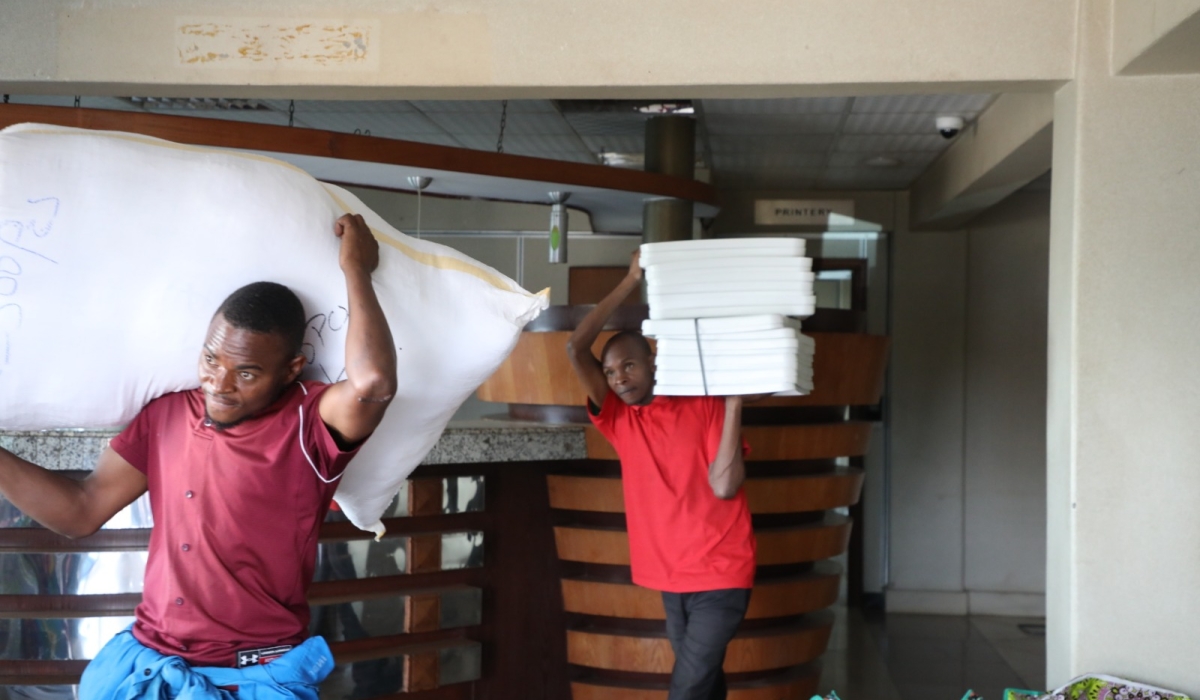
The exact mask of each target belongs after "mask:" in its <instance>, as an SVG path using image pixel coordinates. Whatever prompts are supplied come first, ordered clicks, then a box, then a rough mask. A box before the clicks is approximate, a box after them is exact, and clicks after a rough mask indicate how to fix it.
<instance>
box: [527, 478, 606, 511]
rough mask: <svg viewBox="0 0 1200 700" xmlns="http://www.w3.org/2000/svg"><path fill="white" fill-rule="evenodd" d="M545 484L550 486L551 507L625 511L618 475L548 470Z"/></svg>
mask: <svg viewBox="0 0 1200 700" xmlns="http://www.w3.org/2000/svg"><path fill="white" fill-rule="evenodd" d="M546 486H547V487H548V488H549V490H550V507H551V508H560V509H562V510H587V511H592V512H594V513H624V512H625V495H624V492H623V490H622V488H621V479H620V477H603V476H600V477H596V476H564V475H559V474H551V475H549V476H547V477H546Z"/></svg>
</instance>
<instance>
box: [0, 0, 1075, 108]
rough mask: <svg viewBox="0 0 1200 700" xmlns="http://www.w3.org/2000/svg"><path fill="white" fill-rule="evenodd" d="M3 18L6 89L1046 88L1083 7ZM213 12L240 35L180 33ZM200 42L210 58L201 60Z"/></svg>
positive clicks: (233, 8) (71, 9) (52, 13)
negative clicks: (277, 45)
mask: <svg viewBox="0 0 1200 700" xmlns="http://www.w3.org/2000/svg"><path fill="white" fill-rule="evenodd" d="M0 13H2V14H0V84H5V83H7V84H9V85H10V87H9V89H7V90H6V91H7V92H30V91H33V92H37V91H42V92H47V91H49V92H53V93H55V94H63V93H64V92H66V93H68V94H70V92H71V91H74V92H81V93H83V94H89V91H91V90H100V91H110V92H116V93H117V94H120V93H121V92H122V91H128V89H129V88H128V87H126V86H129V85H131V84H137V85H138V90H137V92H138V93H139V94H159V93H168V92H169V93H175V94H178V93H180V92H181V91H183V92H186V93H188V94H191V95H198V96H210V95H215V94H221V95H224V96H232V97H236V96H240V95H242V94H246V93H247V92H252V93H253V96H255V97H274V96H291V97H301V96H316V95H318V94H319V95H320V96H321V97H322V98H324V99H331V98H334V97H343V98H346V97H362V96H367V95H369V96H373V97H389V98H396V97H404V98H422V97H424V98H431V97H443V98H452V97H466V98H480V97H505V98H519V97H571V96H574V97H580V96H593V97H595V96H620V97H630V96H637V95H643V96H647V97H659V98H661V97H663V96H664V94H667V93H670V94H669V95H668V96H671V97H703V96H709V95H711V96H722V97H732V96H740V95H756V96H769V95H798V94H815V93H820V94H831V93H834V92H839V93H842V94H866V93H868V92H879V91H882V92H890V93H904V92H912V91H918V92H919V91H928V90H929V89H930V88H928V87H923V86H930V85H936V88H934V89H936V90H939V91H940V90H945V89H946V87H947V86H953V88H954V89H960V90H963V91H991V88H992V87H994V86H995V85H996V84H997V83H1001V82H1009V83H1012V84H1015V85H1018V86H1020V87H1024V88H1040V89H1047V88H1048V87H1050V86H1054V85H1059V84H1061V83H1062V82H1063V81H1065V80H1068V79H1069V78H1070V76H1071V73H1072V69H1073V63H1072V57H1073V53H1072V46H1073V37H1074V33H1075V15H1076V3H1075V2H1074V0H924V1H923V2H921V3H919V4H914V3H905V2H895V1H894V0H859V1H858V2H852V3H849V2H843V1H842V0H809V2H805V3H802V4H797V3H795V2H789V1H788V0H743V1H742V2H734V3H731V2H724V1H723V0H701V1H700V2H696V1H694V0H659V1H657V2H643V1H641V0H597V1H595V2H588V3H563V2H560V1H558V0H510V1H509V2H503V3H497V2H485V1H484V0H443V1H442V2H438V3H429V2H426V1H425V0H358V1H356V2H354V3H349V2H342V3H317V2H311V1H310V2H293V1H291V0H259V1H257V2H252V1H251V0H203V1H188V2H184V1H183V0H174V1H170V0H166V1H161V2H153V3H150V2H144V1H143V0H107V1H105V2H96V3H83V2H78V0H6V2H4V3H0ZM335 21H336V22H338V23H345V24H348V25H350V26H351V27H357V28H360V29H361V30H362V31H361V32H360V33H361V34H362V39H363V41H364V46H365V48H366V52H365V54H364V57H363V58H361V59H358V58H356V59H353V60H349V59H346V60H343V59H338V60H332V61H328V62H326V63H324V64H322V63H318V62H316V61H315V60H313V59H305V58H302V57H301V56H299V55H297V56H293V57H287V58H284V57H283V54H282V53H281V52H279V51H274V52H272V51H271V49H270V47H269V46H268V47H267V52H268V53H269V55H268V56H267V57H266V58H265V59H264V60H261V61H256V60H254V58H255V57H256V56H257V55H258V51H257V49H256V48H255V47H249V44H248V43H247V42H245V41H242V40H237V41H230V42H225V43H222V39H221V37H222V36H225V34H226V32H227V33H228V34H229V35H230V36H233V35H235V34H242V33H245V34H247V35H249V36H255V37H259V38H260V39H262V38H263V37H262V36H260V35H262V34H264V32H262V31H260V30H259V26H260V25H262V24H268V25H272V26H276V25H277V26H283V27H293V26H294V27H300V26H303V25H306V24H309V23H314V24H317V25H321V24H322V23H324V22H335ZM202 23H211V24H214V25H218V26H220V25H227V26H229V27H231V29H229V30H221V35H220V36H202V35H201V36H197V35H191V36H189V35H185V34H181V32H180V27H181V26H183V25H186V24H202ZM268 33H269V30H268ZM197 42H203V43H204V45H205V46H211V48H212V51H209V50H208V49H205V50H204V51H203V52H202V53H201V55H205V56H206V55H207V54H209V53H211V54H212V55H213V59H212V60H202V61H196V62H194V63H188V62H187V61H188V60H189V59H190V58H195V56H193V55H191V54H189V53H188V52H187V49H188V47H189V46H192V45H195V44H196V43H197ZM267 43H270V42H267ZM248 47H249V48H255V50H248V51H246V52H245V53H246V54H247V55H245V56H243V55H242V52H241V49H245V48H248ZM276 58H279V60H276ZM89 86H90V87H89ZM154 86H159V88H157V89H156V88H155V87H154ZM172 86H174V87H172Z"/></svg>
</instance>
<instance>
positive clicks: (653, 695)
mask: <svg viewBox="0 0 1200 700" xmlns="http://www.w3.org/2000/svg"><path fill="white" fill-rule="evenodd" d="M820 681H821V667H820V664H819V663H811V664H805V665H804V666H800V667H797V668H794V669H788V670H787V671H785V672H783V673H777V674H771V675H770V676H767V677H765V678H761V679H758V680H755V681H749V682H746V681H743V682H733V683H730V684H729V690H728V695H727V696H726V697H727V698H728V700H809V698H811V697H812V696H813V695H814V694H815V693H816V692H817V687H818V686H819V685H820ZM571 698H572V700H666V699H667V683H666V682H665V681H664V682H662V683H656V684H650V683H634V682H631V681H626V682H622V681H620V680H616V679H614V680H611V681H610V680H608V679H599V678H586V679H583V680H577V681H572V682H571Z"/></svg>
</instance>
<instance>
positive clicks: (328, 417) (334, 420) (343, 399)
mask: <svg viewBox="0 0 1200 700" xmlns="http://www.w3.org/2000/svg"><path fill="white" fill-rule="evenodd" d="M334 233H335V234H336V235H337V236H338V237H339V238H341V239H342V243H341V252H340V255H339V263H340V265H341V267H342V273H343V274H345V276H346V294H347V296H348V298H349V302H350V321H349V328H348V330H347V334H346V378H345V379H344V380H342V381H340V382H338V383H337V384H334V385H333V386H331V387H329V389H327V390H326V391H325V393H324V394H322V395H321V404H320V411H321V419H322V420H323V421H325V425H327V426H329V428H330V429H331V430H333V431H334V432H335V433H336V434H337V436H338V437H340V438H341V440H342V441H343V442H344V443H346V444H354V443H357V442H359V441H361V440H364V439H366V438H367V436H369V435H370V434H371V432H372V431H374V430H375V427H376V426H378V425H379V421H381V420H383V414H384V411H386V410H387V407H388V404H389V403H391V401H392V397H393V396H394V395H395V394H396V347H395V343H393V341H392V331H391V329H389V328H388V324H387V319H386V318H384V316H383V309H381V308H380V306H379V298H378V297H376V295H375V287H374V286H372V284H371V273H372V272H374V271H375V268H376V267H378V265H379V242H378V241H376V240H375V237H374V236H373V235H372V234H371V229H370V227H368V226H367V223H366V222H365V221H363V218H362V216H359V215H358V214H347V215H345V216H343V217H342V218H340V219H338V220H337V223H336V224H334Z"/></svg>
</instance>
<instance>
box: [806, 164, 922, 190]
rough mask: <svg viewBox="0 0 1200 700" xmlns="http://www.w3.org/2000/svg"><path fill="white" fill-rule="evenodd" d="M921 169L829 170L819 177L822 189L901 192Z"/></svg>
mask: <svg viewBox="0 0 1200 700" xmlns="http://www.w3.org/2000/svg"><path fill="white" fill-rule="evenodd" d="M921 172H922V169H921V168H895V169H887V170H885V169H879V168H830V169H829V170H826V171H825V173H824V174H823V175H822V176H821V179H820V181H819V182H818V186H819V187H821V188H822V189H854V188H857V189H871V190H902V189H906V188H907V187H908V186H909V185H911V184H912V182H913V180H915V179H916V178H917V176H919V175H920V174H921Z"/></svg>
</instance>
